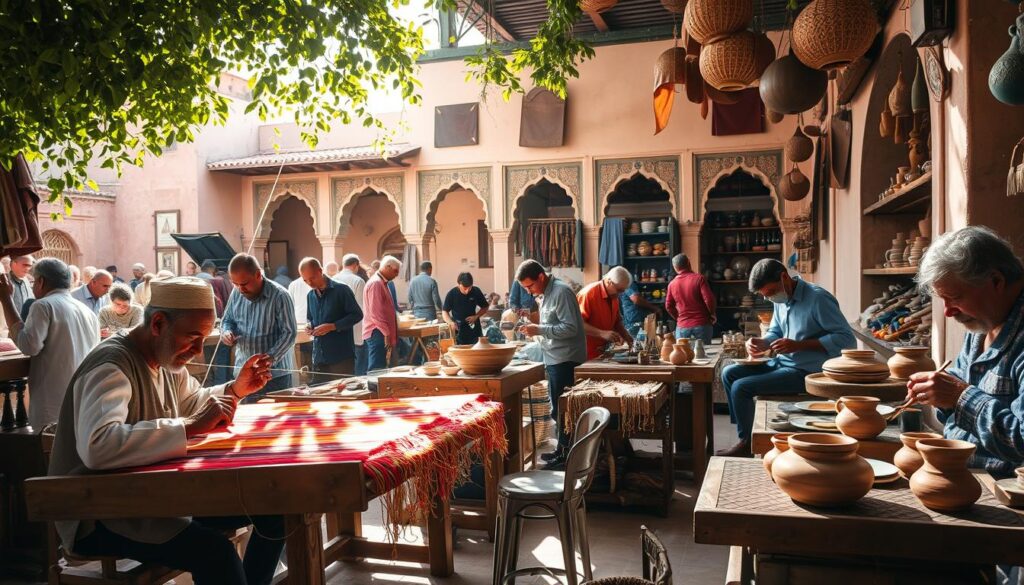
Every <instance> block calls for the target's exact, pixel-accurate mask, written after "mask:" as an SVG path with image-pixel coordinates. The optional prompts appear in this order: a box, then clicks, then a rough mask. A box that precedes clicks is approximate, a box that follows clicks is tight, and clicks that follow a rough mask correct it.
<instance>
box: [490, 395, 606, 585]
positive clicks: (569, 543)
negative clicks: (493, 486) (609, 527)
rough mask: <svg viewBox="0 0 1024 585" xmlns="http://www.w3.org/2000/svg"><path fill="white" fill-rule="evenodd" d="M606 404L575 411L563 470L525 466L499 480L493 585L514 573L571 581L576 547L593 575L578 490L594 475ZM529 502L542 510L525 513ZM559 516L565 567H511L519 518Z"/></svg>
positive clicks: (584, 488) (515, 555) (581, 491)
mask: <svg viewBox="0 0 1024 585" xmlns="http://www.w3.org/2000/svg"><path fill="white" fill-rule="evenodd" d="M610 417H611V414H610V413H609V412H608V409H606V408H603V407H600V406H595V407H593V408H588V409H587V410H586V411H584V412H583V414H581V415H580V417H579V419H578V420H577V421H576V426H575V428H574V429H573V441H572V448H570V449H569V455H568V457H567V459H566V465H565V471H547V470H541V471H525V472H522V473H513V474H510V475H506V476H505V477H503V478H502V479H501V481H500V482H499V484H498V519H497V526H496V527H495V531H494V532H495V535H496V537H497V539H496V541H495V543H494V577H493V583H494V585H504V584H505V583H508V582H515V579H516V577H518V576H524V575H541V574H546V575H550V576H552V577H555V576H565V578H566V581H567V584H568V585H576V583H577V580H576V547H577V546H578V547H579V550H580V556H581V557H583V574H584V579H587V580H589V579H592V578H593V574H592V572H591V569H590V544H589V542H588V540H587V508H586V504H585V502H584V499H583V496H584V494H585V493H586V491H587V489H588V488H589V487H590V482H591V481H593V479H594V470H595V468H596V463H597V452H598V447H599V446H600V443H601V434H602V433H603V432H604V430H605V428H606V427H607V426H608V419H609V418H610ZM530 508H541V509H543V510H545V511H546V512H541V513H528V509H530ZM550 519H554V520H556V521H557V522H558V533H559V539H560V540H561V543H562V557H563V558H564V559H565V568H564V569H556V568H549V567H525V568H522V569H516V562H517V560H518V557H519V539H520V536H521V534H522V525H523V521H524V520H550Z"/></svg>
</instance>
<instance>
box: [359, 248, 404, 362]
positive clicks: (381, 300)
mask: <svg viewBox="0 0 1024 585" xmlns="http://www.w3.org/2000/svg"><path fill="white" fill-rule="evenodd" d="M401 268H402V263H401V262H400V261H399V260H398V258H395V257H394V256H385V257H383V258H381V261H380V268H379V269H378V270H377V271H376V272H374V273H373V276H371V277H370V280H369V281H367V283H366V289H365V290H364V291H363V343H365V344H366V361H367V368H368V369H369V370H379V369H381V368H385V367H387V364H388V356H389V354H390V352H391V349H392V348H394V347H395V346H396V345H397V344H398V314H397V313H395V300H394V297H392V296H391V291H390V290H389V289H388V283H390V282H391V281H392V280H394V279H395V278H397V277H398V271H399V270H401Z"/></svg>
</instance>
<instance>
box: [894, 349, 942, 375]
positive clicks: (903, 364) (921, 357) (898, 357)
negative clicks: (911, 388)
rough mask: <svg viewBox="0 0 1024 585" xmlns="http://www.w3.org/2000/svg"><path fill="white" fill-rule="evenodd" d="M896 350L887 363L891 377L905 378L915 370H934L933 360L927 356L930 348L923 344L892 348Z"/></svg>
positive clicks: (914, 372) (915, 371)
mask: <svg viewBox="0 0 1024 585" xmlns="http://www.w3.org/2000/svg"><path fill="white" fill-rule="evenodd" d="M893 351H895V352H896V354H895V355H893V356H892V357H891V358H889V361H888V362H887V365H888V366H889V372H890V373H891V374H892V377H893V378H899V379H901V380H907V379H909V378H910V376H911V375H912V374H916V373H917V372H933V371H935V362H934V361H932V358H931V357H929V356H928V352H930V351H931V350H930V349H929V348H927V347H925V346H909V345H908V346H906V347H896V348H893Z"/></svg>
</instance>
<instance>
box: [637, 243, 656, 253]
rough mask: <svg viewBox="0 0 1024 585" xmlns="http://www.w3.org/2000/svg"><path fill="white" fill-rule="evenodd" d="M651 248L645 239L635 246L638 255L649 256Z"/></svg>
mask: <svg viewBox="0 0 1024 585" xmlns="http://www.w3.org/2000/svg"><path fill="white" fill-rule="evenodd" d="M651 250H653V248H652V247H651V243H650V242H648V241H647V240H644V241H642V242H640V245H639V246H637V247H636V253H637V254H638V255H640V256H650V255H651Z"/></svg>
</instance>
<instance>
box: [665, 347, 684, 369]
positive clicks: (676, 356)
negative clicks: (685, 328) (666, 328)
mask: <svg viewBox="0 0 1024 585" xmlns="http://www.w3.org/2000/svg"><path fill="white" fill-rule="evenodd" d="M668 361H670V362H672V365H673V366H681V365H683V364H685V363H686V350H684V349H683V344H681V343H677V344H675V345H673V346H672V353H671V354H669V356H668Z"/></svg>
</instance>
